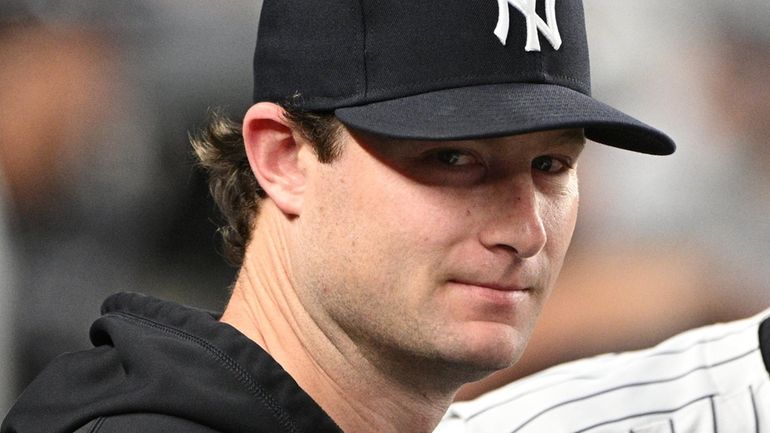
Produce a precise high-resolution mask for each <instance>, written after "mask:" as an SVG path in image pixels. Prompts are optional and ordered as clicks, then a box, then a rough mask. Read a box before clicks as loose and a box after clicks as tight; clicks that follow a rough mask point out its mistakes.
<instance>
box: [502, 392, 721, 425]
mask: <svg viewBox="0 0 770 433" xmlns="http://www.w3.org/2000/svg"><path fill="white" fill-rule="evenodd" d="M713 398H714V396H713V395H712V394H709V395H704V396H701V397H698V398H696V399H695V400H691V401H688V402H687V403H685V404H683V405H681V406H679V407H675V408H672V409H666V410H658V411H651V412H644V413H636V414H633V415H628V416H624V417H621V418H616V419H612V420H608V421H603V422H601V423H598V424H594V425H592V426H590V427H584V428H582V429H580V430H575V431H573V432H572V433H584V432H587V431H589V430H592V429H595V428H599V427H604V426H606V425H610V424H614V423H617V422H621V421H628V420H630V419H634V418H641V417H644V416H650V415H666V414H670V413H674V412H676V411H678V410H682V409H684V408H686V407H687V406H690V405H692V404H695V403H698V402H700V401H703V400H706V399H713ZM715 427H716V426H715ZM516 431H517V430H514V431H513V432H511V433H514V432H516ZM715 433H716V432H715Z"/></svg>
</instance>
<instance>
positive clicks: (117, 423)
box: [73, 413, 219, 433]
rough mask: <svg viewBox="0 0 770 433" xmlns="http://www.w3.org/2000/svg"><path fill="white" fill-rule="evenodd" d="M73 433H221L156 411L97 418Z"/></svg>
mask: <svg viewBox="0 0 770 433" xmlns="http://www.w3.org/2000/svg"><path fill="white" fill-rule="evenodd" d="M73 433H219V432H218V431H217V430H214V429H211V428H209V427H206V426H204V425H201V424H198V423H196V422H193V421H190V420H186V419H182V418H177V417H173V416H168V415H162V414H155V413H131V414H123V415H113V416H105V417H100V418H97V419H95V420H93V421H91V422H89V423H87V424H86V425H84V426H82V427H80V428H79V429H77V430H75V431H74V432H73Z"/></svg>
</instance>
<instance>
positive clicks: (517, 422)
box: [436, 310, 770, 433]
mask: <svg viewBox="0 0 770 433" xmlns="http://www.w3.org/2000/svg"><path fill="white" fill-rule="evenodd" d="M768 316H770V310H766V311H765V312H763V313H760V314H757V315H756V316H754V317H753V318H748V319H745V320H741V321H736V322H732V323H727V324H721V325H715V326H709V327H704V328H701V329H697V330H692V331H688V332H687V333H684V334H680V335H677V336H675V337H672V338H671V339H669V340H667V341H665V342H663V343H661V344H660V345H658V346H656V347H654V348H651V349H648V350H643V351H639V352H630V353H620V354H614V355H605V356H600V357H596V358H593V359H586V360H581V361H577V362H574V363H569V364H566V365H563V366H560V367H556V368H554V369H553V370H550V371H545V372H543V373H541V374H538V375H535V376H532V377H530V378H527V379H524V380H522V381H520V382H519V383H514V384H511V385H509V386H506V387H503V388H502V389H500V390H498V391H495V392H493V393H491V394H489V395H488V396H485V397H481V398H480V399H479V400H477V401H472V402H467V403H459V404H457V405H453V407H452V408H450V410H449V412H448V413H447V416H446V417H445V419H446V420H447V421H450V420H451V422H447V423H446V425H444V427H445V428H439V429H438V430H436V433H438V432H442V433H459V432H461V431H462V432H468V433H470V432H474V433H479V432H484V433H525V432H530V431H532V432H538V433H540V432H549V433H591V432H593V431H596V430H601V431H616V432H619V431H622V432H630V433H634V432H638V431H641V430H639V429H640V428H643V427H644V428H643V430H644V431H647V429H648V428H649V427H654V428H655V427H656V429H654V430H655V431H658V430H660V429H661V427H662V430H666V428H665V427H666V426H667V427H668V428H669V430H667V431H671V433H676V432H677V431H681V432H684V431H688V432H696V431H697V432H698V433H706V432H711V431H713V432H714V433H719V430H724V431H740V432H741V433H744V432H746V433H748V432H754V433H770V431H768V430H763V428H764V424H765V423H764V421H763V419H764V416H765V412H766V411H768V410H770V408H765V407H763V406H764V403H763V400H762V398H764V397H763V396H764V394H760V392H759V390H760V389H764V388H763V387H765V386H768V385H770V376H768V375H767V371H766V368H765V365H764V362H763V360H762V355H761V354H759V352H760V351H761V349H760V342H759V339H758V338H757V336H758V335H757V330H758V327H759V324H760V322H762V320H764V319H766V318H767V317H768ZM765 344H766V343H765ZM747 392H748V395H746V393H747ZM723 402H724V406H723ZM752 413H753V418H752V415H751V414H752ZM767 413H768V414H770V412H767ZM752 419H753V422H752ZM457 421H460V422H457ZM651 423H652V424H651ZM660 423H662V424H660ZM760 424H762V425H760ZM450 426H451V428H450ZM720 426H721V429H720ZM738 426H740V427H738ZM752 426H753V429H752ZM440 427H442V426H440ZM605 429H607V430H605ZM735 429H739V430H735Z"/></svg>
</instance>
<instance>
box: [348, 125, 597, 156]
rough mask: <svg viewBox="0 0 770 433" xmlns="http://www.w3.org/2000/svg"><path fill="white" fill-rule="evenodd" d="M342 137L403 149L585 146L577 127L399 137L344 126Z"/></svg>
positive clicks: (382, 147) (574, 149) (365, 144)
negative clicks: (474, 135)
mask: <svg viewBox="0 0 770 433" xmlns="http://www.w3.org/2000/svg"><path fill="white" fill-rule="evenodd" d="M345 130H346V134H345V135H346V136H347V138H349V139H352V140H354V141H355V142H357V143H358V144H360V145H362V146H363V147H365V148H374V149H378V150H381V151H386V152H388V151H396V150H400V151H406V150H409V149H422V148H425V147H438V146H441V147H474V148H475V147H480V148H485V149H487V150H497V151H501V152H502V151H505V152H511V153H519V152H525V151H536V152H542V151H556V150H561V151H569V152H579V151H580V150H582V148H583V146H584V145H585V141H586V138H585V134H584V132H583V129H581V128H572V129H554V130H547V131H537V132H531V133H525V134H517V135H510V136H504V137H494V138H478V139H471V140H440V141H439V140H402V139H394V138H389V137H384V136H381V135H376V134H370V133H367V132H363V131H359V130H355V129H351V128H347V127H346V128H345Z"/></svg>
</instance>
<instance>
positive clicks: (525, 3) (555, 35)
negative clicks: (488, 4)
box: [495, 0, 561, 51]
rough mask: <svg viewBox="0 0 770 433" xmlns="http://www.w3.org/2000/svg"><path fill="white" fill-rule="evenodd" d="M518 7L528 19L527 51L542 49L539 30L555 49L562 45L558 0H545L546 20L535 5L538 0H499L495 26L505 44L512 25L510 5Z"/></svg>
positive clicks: (499, 37)
mask: <svg viewBox="0 0 770 433" xmlns="http://www.w3.org/2000/svg"><path fill="white" fill-rule="evenodd" d="M509 4H510V5H511V6H513V7H515V8H516V9H518V11H519V12H521V14H522V15H524V18H525V19H526V20H527V45H526V46H525V47H524V49H525V50H527V51H540V38H539V37H538V34H537V33H538V30H539V31H540V32H542V33H543V36H545V38H546V39H548V42H550V43H551V46H553V49H555V50H558V49H559V47H561V35H559V26H558V25H557V23H556V0H545V14H546V21H543V19H542V18H540V16H539V15H538V14H537V11H536V10H535V7H536V6H537V0H497V5H498V7H499V9H500V14H499V18H498V19H497V27H495V36H497V38H498V39H500V42H502V43H503V45H505V42H506V40H508V29H509V27H510V25H511V18H510V16H509V14H508V5H509Z"/></svg>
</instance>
